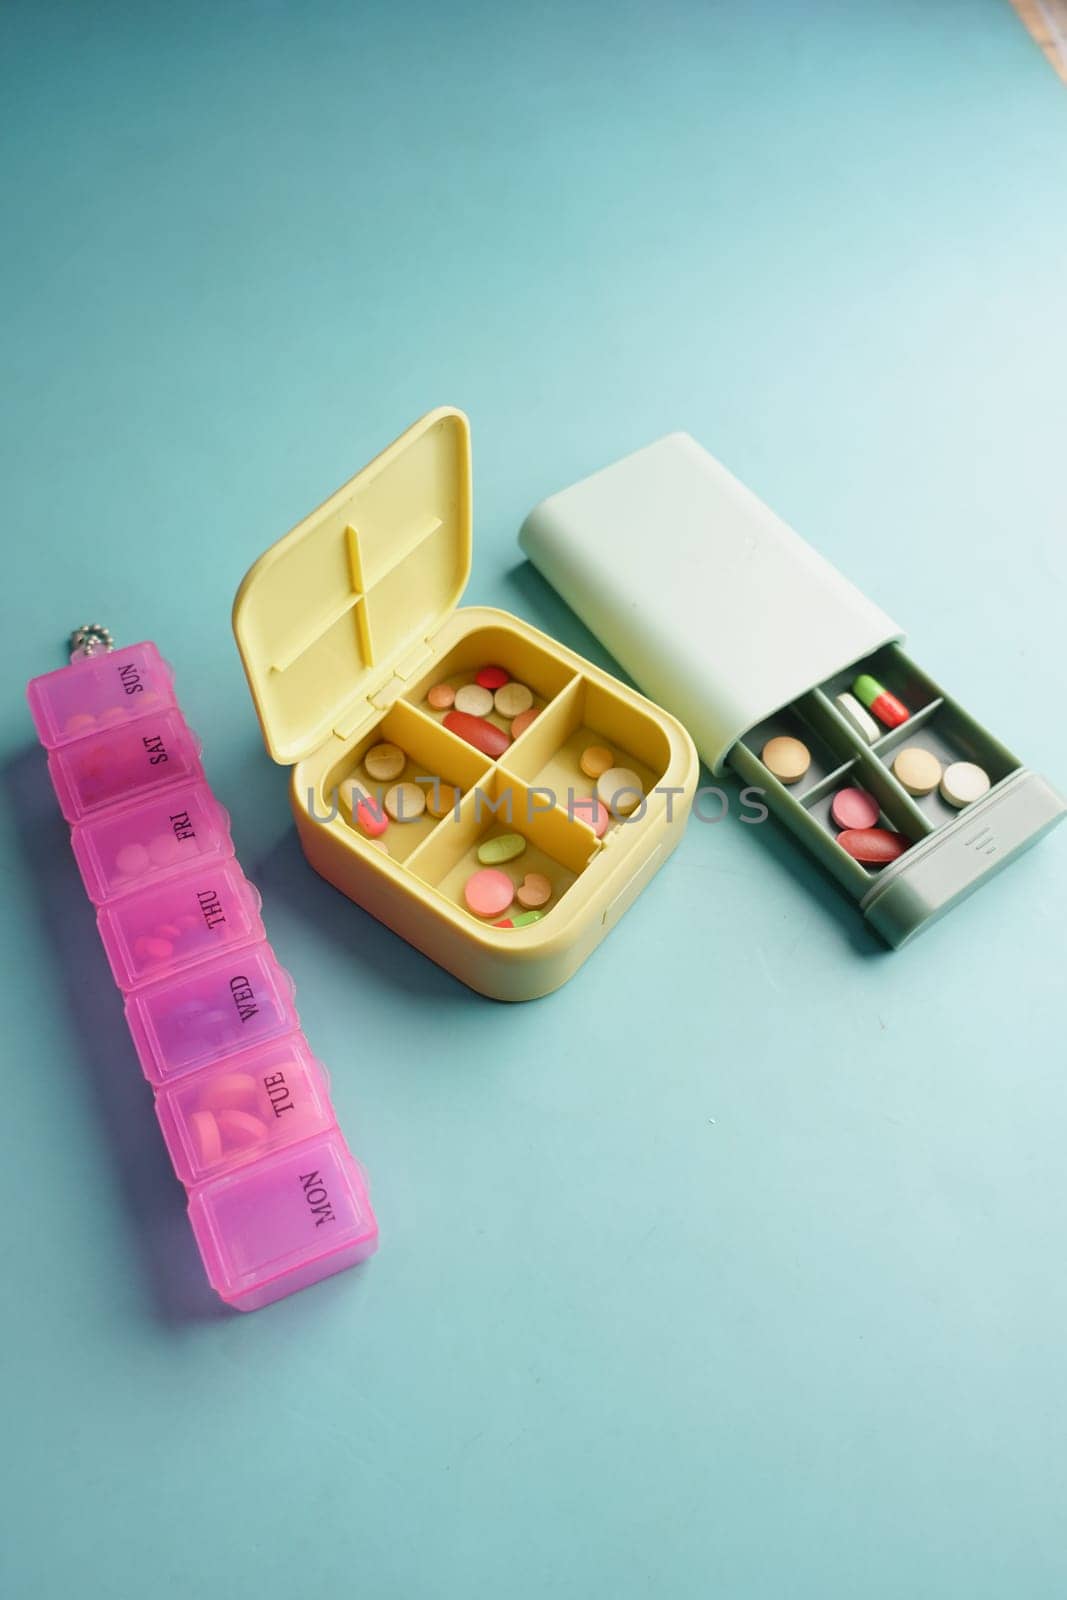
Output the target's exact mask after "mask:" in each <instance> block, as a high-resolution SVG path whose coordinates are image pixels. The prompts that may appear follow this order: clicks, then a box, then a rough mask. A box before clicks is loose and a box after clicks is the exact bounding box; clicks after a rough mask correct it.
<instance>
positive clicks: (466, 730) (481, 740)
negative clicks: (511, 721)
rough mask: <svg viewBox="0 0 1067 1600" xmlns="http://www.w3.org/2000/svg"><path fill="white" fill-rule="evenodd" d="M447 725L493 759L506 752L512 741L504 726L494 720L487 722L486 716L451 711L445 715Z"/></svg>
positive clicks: (452, 731)
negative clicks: (501, 726)
mask: <svg viewBox="0 0 1067 1600" xmlns="http://www.w3.org/2000/svg"><path fill="white" fill-rule="evenodd" d="M444 725H445V727H446V728H447V729H448V731H449V733H454V734H455V735H456V737H457V738H459V739H465V740H466V742H467V743H468V744H472V745H473V746H474V748H475V749H476V750H480V751H481V752H482V754H483V755H484V756H489V758H490V759H491V760H493V761H496V760H497V759H498V757H500V756H502V755H503V754H504V751H505V750H506V749H507V747H508V745H509V744H510V743H511V740H510V738H509V737H508V735H507V734H506V733H505V732H504V731H503V729H502V728H498V727H497V726H496V724H495V723H493V722H486V720H485V718H484V717H470V716H467V714H466V713H465V712H463V711H450V712H449V713H448V715H447V716H446V717H445V721H444Z"/></svg>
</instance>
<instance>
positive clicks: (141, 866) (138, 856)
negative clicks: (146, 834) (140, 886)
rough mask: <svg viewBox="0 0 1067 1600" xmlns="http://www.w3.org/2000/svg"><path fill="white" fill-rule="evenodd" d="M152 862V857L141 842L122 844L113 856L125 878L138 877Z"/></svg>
mask: <svg viewBox="0 0 1067 1600" xmlns="http://www.w3.org/2000/svg"><path fill="white" fill-rule="evenodd" d="M151 864H152V858H151V856H150V855H149V854H148V851H147V850H146V849H145V847H144V845H143V844H124V845H123V847H122V849H121V850H120V851H119V853H118V855H117V856H116V857H115V865H116V867H117V868H118V869H119V871H120V872H121V873H122V874H123V876H124V877H127V878H139V877H140V875H141V873H142V872H144V871H145V870H146V869H147V868H148V867H149V866H151Z"/></svg>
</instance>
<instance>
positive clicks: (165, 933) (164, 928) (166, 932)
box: [156, 919, 196, 939]
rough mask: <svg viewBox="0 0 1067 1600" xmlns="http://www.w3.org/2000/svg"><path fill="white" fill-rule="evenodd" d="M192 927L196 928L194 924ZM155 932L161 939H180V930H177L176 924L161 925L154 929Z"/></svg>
mask: <svg viewBox="0 0 1067 1600" xmlns="http://www.w3.org/2000/svg"><path fill="white" fill-rule="evenodd" d="M183 926H184V919H183ZM193 927H194V928H195V927H196V923H195V922H194V923H193ZM156 932H157V933H158V934H159V937H160V938H161V939H180V938H181V936H182V929H181V928H179V927H178V925H177V924H176V923H174V922H164V923H161V924H160V926H159V927H158V928H157V929H156Z"/></svg>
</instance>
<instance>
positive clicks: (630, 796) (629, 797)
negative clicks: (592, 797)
mask: <svg viewBox="0 0 1067 1600" xmlns="http://www.w3.org/2000/svg"><path fill="white" fill-rule="evenodd" d="M596 792H597V796H598V797H599V799H601V800H602V801H603V802H604V804H605V805H606V806H607V807H608V809H609V810H610V811H613V812H615V814H616V815H617V816H623V817H628V816H629V815H630V813H631V812H632V811H636V810H637V808H638V806H639V805H640V804H641V802H642V800H643V799H644V798H645V791H644V786H643V785H642V783H641V779H640V778H639V777H638V776H637V773H636V772H631V771H630V768H629V767H608V769H607V771H606V772H602V773H601V774H600V777H599V778H598V779H597V781H596Z"/></svg>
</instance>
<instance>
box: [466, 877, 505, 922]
mask: <svg viewBox="0 0 1067 1600" xmlns="http://www.w3.org/2000/svg"><path fill="white" fill-rule="evenodd" d="M463 898H464V900H466V902H467V904H468V906H469V907H470V909H471V910H472V911H473V912H474V914H475V916H476V917H499V915H500V913H501V912H502V911H506V910H507V909H508V906H509V905H510V904H511V902H512V901H513V900H514V898H515V885H514V884H513V883H512V881H511V879H510V878H509V877H508V875H507V873H506V872H501V871H500V869H499V868H498V867H482V869H481V870H480V871H479V872H473V873H471V876H470V877H469V878H468V879H467V881H466V883H465V884H464V885H463Z"/></svg>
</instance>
